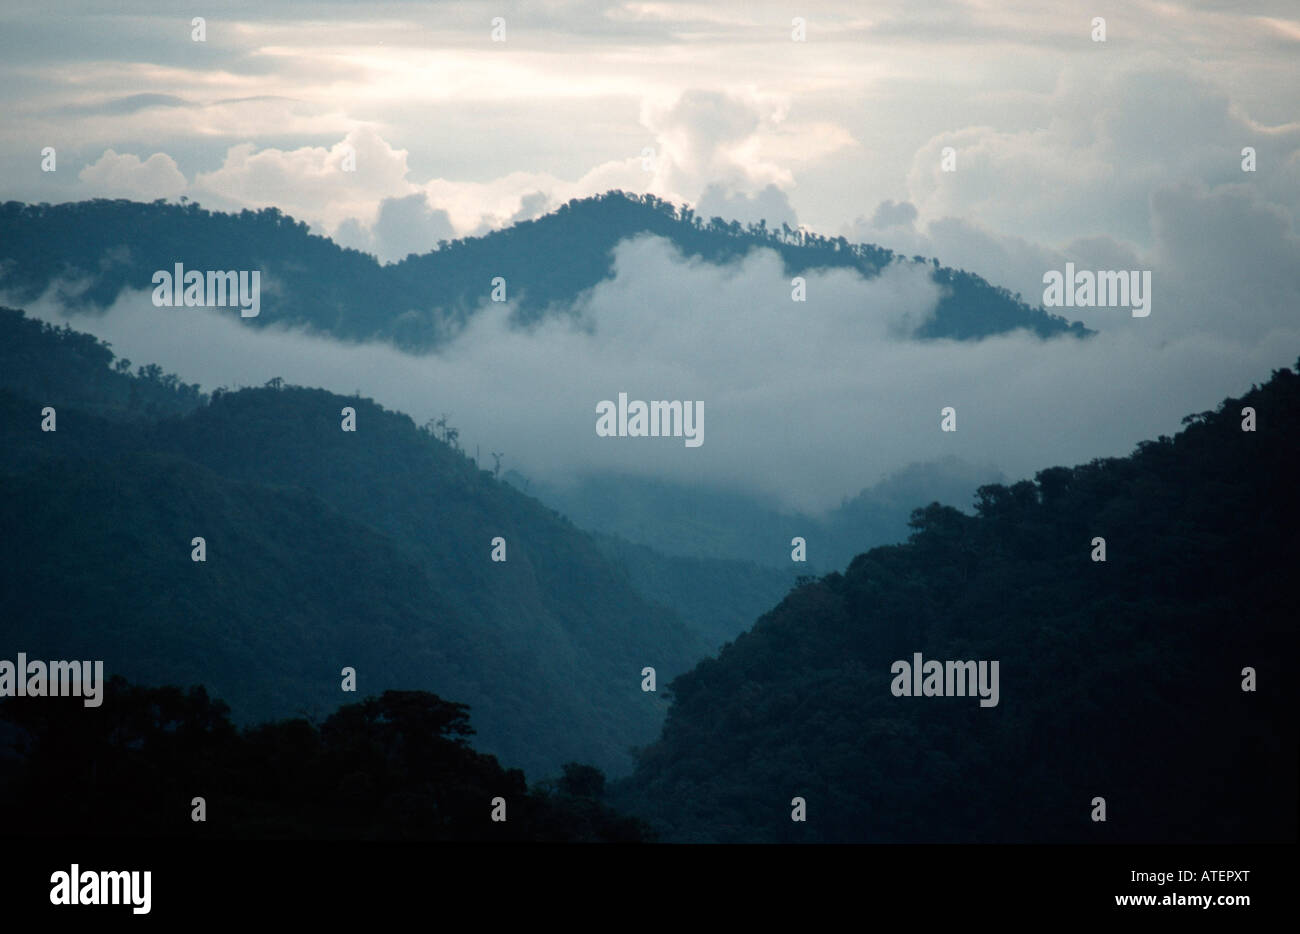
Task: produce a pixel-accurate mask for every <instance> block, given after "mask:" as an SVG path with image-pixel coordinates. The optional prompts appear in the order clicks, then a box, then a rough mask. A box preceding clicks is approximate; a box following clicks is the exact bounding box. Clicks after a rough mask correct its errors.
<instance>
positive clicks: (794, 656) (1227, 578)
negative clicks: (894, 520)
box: [619, 370, 1300, 842]
mask: <svg viewBox="0 0 1300 934" xmlns="http://www.w3.org/2000/svg"><path fill="white" fill-rule="evenodd" d="M1247 405H1249V406H1252V407H1254V408H1255V409H1256V411H1257V413H1258V418H1259V430H1258V431H1257V432H1243V431H1242V430H1241V420H1242V416H1241V409H1242V407H1243V406H1247ZM1298 456H1300V376H1297V375H1296V373H1295V372H1292V371H1290V370H1282V371H1279V372H1278V373H1276V374H1275V375H1274V376H1273V378H1272V379H1271V380H1270V381H1269V382H1268V383H1267V384H1266V385H1264V386H1262V387H1259V388H1255V389H1252V391H1251V392H1249V393H1248V394H1247V395H1246V396H1245V397H1244V398H1242V399H1229V400H1227V401H1225V402H1224V403H1223V405H1222V406H1221V407H1220V409H1219V410H1218V411H1216V412H1213V413H1203V414H1202V415H1198V416H1194V417H1191V418H1189V419H1187V427H1186V429H1185V430H1184V431H1183V432H1181V433H1180V434H1179V435H1178V436H1177V437H1176V438H1173V439H1170V438H1161V439H1159V440H1158V441H1154V442H1145V443H1143V444H1142V445H1140V446H1139V448H1138V450H1137V451H1136V452H1135V453H1134V454H1133V455H1132V456H1130V457H1128V458H1123V459H1111V460H1099V461H1094V462H1092V463H1090V464H1087V465H1084V466H1080V467H1076V468H1064V467H1057V468H1052V469H1049V470H1044V471H1042V472H1040V473H1039V474H1038V476H1037V479H1036V482H1032V483H1031V482H1021V483H1017V484H1015V485H1014V486H1011V487H1005V486H1000V485H996V486H988V487H983V488H982V489H981V491H980V496H979V501H978V508H977V513H978V514H977V515H976V516H974V517H971V516H966V515H963V514H962V513H960V512H958V511H956V510H954V509H951V508H949V507H944V506H940V505H938V504H933V505H931V506H929V507H927V508H925V509H922V510H917V512H916V513H915V515H914V519H913V527H914V528H915V533H914V534H913V536H912V538H911V540H910V541H909V543H908V544H905V545H899V546H891V547H882V548H876V549H873V550H872V551H870V552H867V553H866V554H863V555H860V556H859V557H858V558H856V559H855V560H854V561H853V562H852V564H851V565H850V566H849V568H848V569H847V571H846V572H845V573H843V574H838V573H836V574H831V575H829V576H827V577H825V578H823V579H821V580H820V581H817V582H816V583H812V584H809V585H807V586H804V587H802V588H800V589H798V590H797V591H795V592H794V593H792V594H791V595H790V596H788V597H787V598H786V599H785V600H784V601H783V602H782V603H781V604H780V605H779V606H777V607H776V608H775V609H774V610H772V611H771V612H770V613H768V614H767V615H766V616H764V617H763V618H762V619H761V620H760V621H759V622H758V624H757V625H756V626H755V627H754V628H753V630H752V631H751V632H749V633H746V634H744V635H742V636H741V637H739V638H738V639H737V640H736V641H735V642H734V643H733V644H732V645H731V646H729V647H727V648H726V649H724V650H723V651H722V653H721V654H720V655H719V657H718V658H717V659H709V660H706V661H704V662H702V663H700V665H698V666H697V667H696V668H695V669H694V670H692V671H691V672H690V673H689V674H686V675H683V676H682V677H681V678H678V679H677V680H676V681H675V682H674V683H673V684H672V686H671V689H672V691H673V693H674V695H675V700H674V703H673V706H672V709H671V711H670V713H669V717H668V721H667V724H666V726H665V729H664V734H663V736H662V738H661V739H660V741H659V742H658V743H657V744H655V745H654V746H652V747H650V748H649V749H648V750H646V751H645V752H644V754H643V755H642V756H641V760H640V764H639V767H638V769H637V771H636V772H635V774H634V775H633V777H632V778H631V779H630V780H629V781H628V782H627V783H626V784H625V785H624V786H623V787H622V788H621V789H620V792H621V794H622V797H621V798H620V799H619V800H621V801H622V803H623V804H624V805H625V806H634V807H635V808H637V809H638V810H639V811H640V813H642V814H643V815H644V816H647V817H648V818H651V819H653V820H654V821H656V822H657V823H658V824H659V825H660V826H661V827H663V828H666V830H667V831H668V833H669V834H670V835H671V836H672V837H675V838H677V839H707V840H758V841H777V840H813V841H873V842H875V841H941V840H943V841H1071V842H1089V841H1159V842H1174V841H1206V842H1229V841H1237V842H1243V841H1289V840H1294V839H1295V834H1296V827H1297V825H1296V796H1295V789H1296V785H1297V771H1296V755H1295V750H1296V742H1297V723H1296V711H1297V703H1296V701H1297V688H1296V684H1297V681H1296V677H1295V674H1296V672H1295V659H1296V657H1297V638H1296V621H1295V620H1296V596H1295V587H1294V573H1293V571H1294V563H1295V560H1296V557H1297V555H1298V554H1300V491H1297V488H1296V485H1295V482H1294V478H1295V471H1296V465H1297V463H1298V462H1300V460H1298ZM1094 536H1102V537H1104V538H1105V539H1106V544H1107V561H1105V562H1094V561H1093V560H1091V556H1090V554H1091V551H1092V540H1093V538H1094ZM914 652H921V653H922V655H923V657H924V658H925V659H935V660H967V659H970V660H987V661H992V660H997V661H999V664H1000V702H999V703H998V704H997V706H994V707H982V706H980V703H979V699H978V698H974V697H896V696H894V695H893V694H892V692H891V681H892V680H893V675H892V673H891V665H892V663H893V662H895V661H896V660H900V659H901V660H907V661H908V662H909V663H910V662H911V660H912V658H913V653H914ZM1248 666H1249V667H1253V668H1254V669H1255V670H1256V672H1257V677H1258V690H1257V691H1256V692H1253V693H1252V692H1244V691H1243V690H1242V687H1241V685H1242V680H1243V675H1242V669H1243V668H1245V667H1248ZM795 796H802V797H805V798H806V799H807V807H808V812H807V813H808V820H807V823H796V822H792V821H791V819H790V815H791V804H790V802H791V799H792V798H793V797H795ZM1095 796H1101V797H1104V798H1105V799H1106V803H1107V807H1108V820H1107V821H1106V822H1105V823H1095V822H1093V821H1092V819H1091V813H1092V808H1093V805H1092V800H1093V798H1094V797H1095Z"/></svg>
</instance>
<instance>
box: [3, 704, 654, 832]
mask: <svg viewBox="0 0 1300 934" xmlns="http://www.w3.org/2000/svg"><path fill="white" fill-rule="evenodd" d="M473 733H474V730H473V729H472V728H471V727H470V725H469V715H468V712H467V709H466V707H465V705H463V704H456V703H449V702H447V701H444V700H442V699H441V698H440V697H438V696H437V695H436V694H431V693H427V692H423V691H385V692H384V693H383V694H382V695H381V696H379V697H369V698H366V699H365V700H363V701H361V702H359V703H354V704H347V705H345V706H343V707H340V708H339V709H338V710H337V711H336V712H334V713H333V714H331V715H330V716H328V717H326V718H325V719H324V720H321V721H317V720H311V719H305V718H297V719H292V720H283V721H278V722H274V723H262V724H259V725H257V726H253V727H248V728H246V729H242V730H241V729H238V728H236V727H235V725H234V724H233V723H232V722H231V720H230V717H229V708H227V707H226V705H225V704H224V703H222V702H221V701H218V700H213V699H211V698H209V696H208V694H207V692H206V691H205V690H204V689H203V688H201V687H195V688H190V689H189V690H188V691H182V690H181V689H179V688H175V687H159V688H145V687H140V686H137V685H131V684H128V683H127V682H126V681H125V680H123V679H121V678H114V679H112V680H111V681H109V683H108V684H107V686H106V690H105V699H104V703H103V705H102V706H100V707H94V708H89V709H87V708H84V707H83V706H82V703H81V699H80V698H39V699H37V698H31V697H23V698H6V699H5V700H3V701H0V737H3V741H4V742H3V743H2V744H0V745H3V747H4V748H2V749H0V820H3V822H4V826H5V828H6V831H7V833H8V834H9V835H10V836H11V837H42V838H48V837H61V836H68V837H76V838H79V839H85V838H94V837H99V836H104V837H183V838H191V839H194V838H197V839H205V838H206V839H239V840H259V839H297V840H301V839H312V840H319V839H346V840H427V841H461V842H465V841H474V842H509V841H551V842H622V843H632V842H641V841H646V840H650V839H652V834H651V833H650V832H649V829H648V828H647V827H646V826H645V825H644V824H642V823H641V822H639V821H637V820H635V819H631V818H627V817H623V816H620V815H617V814H615V813H614V812H613V811H611V810H610V809H609V808H608V807H607V806H605V805H604V804H602V803H601V800H600V799H601V797H602V795H603V793H604V787H605V778H604V775H603V774H602V773H601V772H600V770H599V769H596V768H593V767H591V766H586V765H580V764H578V763H566V764H565V766H564V768H563V771H562V773H561V775H560V776H559V777H558V778H556V779H554V780H550V781H545V782H539V783H537V784H535V785H534V786H533V787H532V788H529V787H528V786H527V785H526V783H525V779H524V774H523V772H521V771H519V770H518V769H504V768H502V767H501V765H500V764H499V763H498V762H497V760H496V759H495V758H494V757H493V756H486V755H482V754H481V753H478V752H475V751H474V750H473V749H472V748H471V747H470V745H469V738H470V737H471V736H472V735H473ZM195 799H202V801H201V802H200V801H196V800H195ZM494 799H501V800H500V801H495V802H494ZM494 811H495V812H496V814H497V817H498V819H495V820H494V819H493V813H494ZM198 816H201V817H202V818H203V819H202V820H196V819H195V818H196V817H198ZM500 818H504V819H500Z"/></svg>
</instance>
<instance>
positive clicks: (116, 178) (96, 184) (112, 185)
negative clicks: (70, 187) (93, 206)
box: [77, 149, 188, 201]
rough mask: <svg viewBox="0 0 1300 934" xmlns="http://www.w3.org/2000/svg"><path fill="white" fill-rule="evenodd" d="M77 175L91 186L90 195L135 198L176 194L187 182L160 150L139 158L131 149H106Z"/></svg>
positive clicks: (168, 157)
mask: <svg viewBox="0 0 1300 934" xmlns="http://www.w3.org/2000/svg"><path fill="white" fill-rule="evenodd" d="M77 177H78V178H79V179H81V181H82V182H83V183H85V185H86V186H87V187H88V188H89V189H90V191H91V197H107V198H132V199H135V200H137V201H153V200H154V199H155V198H171V197H175V196H176V195H179V194H180V193H181V192H183V191H184V190H185V189H186V187H187V185H188V183H187V182H186V180H185V176H184V175H182V174H181V170H180V169H179V168H177V166H176V161H175V160H174V159H172V157H171V156H169V155H167V154H166V153H161V152H156V153H154V154H153V155H152V156H150V157H149V158H148V159H145V160H144V161H143V162H141V161H140V157H139V156H134V155H131V154H130V153H123V154H121V155H119V154H118V153H116V152H114V151H113V150H112V149H106V150H105V151H104V154H103V155H102V156H100V157H99V159H98V160H97V161H96V162H94V163H92V164H91V165H88V166H86V167H85V168H83V169H82V170H81V171H80V172H79V173H78V175H77Z"/></svg>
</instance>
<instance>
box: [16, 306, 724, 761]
mask: <svg viewBox="0 0 1300 934" xmlns="http://www.w3.org/2000/svg"><path fill="white" fill-rule="evenodd" d="M94 343H96V342H94V341H93V339H85V338H84V336H79V337H72V336H69V334H68V332H66V331H59V330H56V329H53V328H51V327H49V326H48V325H42V324H39V323H36V322H32V321H30V320H27V319H25V318H23V317H22V316H21V315H20V314H19V313H17V312H13V311H4V312H2V313H0V492H2V493H3V495H2V496H0V522H2V524H3V528H4V529H5V531H6V534H5V536H4V537H3V541H0V620H3V624H2V625H3V637H4V639H3V641H4V644H5V645H7V646H10V647H11V649H10V650H11V651H24V652H26V653H27V654H28V656H29V657H32V658H41V657H44V658H87V657H90V658H102V659H104V660H105V662H106V667H107V668H108V670H109V671H110V672H115V673H118V674H122V675H123V676H125V677H127V678H130V679H131V680H133V681H138V682H144V683H154V684H192V683H203V684H205V685H206V686H207V687H208V688H209V689H210V690H212V691H213V693H214V694H217V695H218V696H221V697H223V698H227V699H228V700H229V701H230V702H231V704H232V705H234V707H235V709H236V710H239V711H240V712H241V716H245V717H249V718H261V719H266V718H276V717H283V716H287V715H292V714H298V713H301V712H308V713H310V712H311V711H313V710H329V709H332V708H334V707H335V706H337V704H338V703H339V702H340V700H344V699H347V695H344V694H342V693H341V691H340V687H341V681H342V679H341V671H342V669H343V668H345V667H352V668H355V669H356V672H357V681H358V689H359V690H361V691H363V692H366V693H372V692H379V691H382V690H386V689H419V690H433V691H435V692H437V693H439V694H440V695H441V696H445V697H455V698H457V699H458V701H460V702H464V703H468V704H470V705H471V707H472V708H473V710H474V716H475V720H476V722H477V723H478V726H479V731H480V732H479V745H480V747H481V748H482V749H483V750H484V751H486V752H490V753H494V754H497V755H500V756H501V757H502V759H503V760H505V761H508V762H511V763H512V764H517V765H521V766H523V767H525V768H526V769H528V770H529V771H530V772H532V773H543V774H545V773H551V772H554V771H555V770H556V769H558V768H559V766H560V765H561V764H562V763H564V762H568V761H584V762H592V763H594V764H595V765H598V766H600V767H601V768H603V769H606V770H607V771H609V772H611V773H618V772H619V771H626V769H627V768H628V767H629V766H630V759H629V756H628V749H629V748H630V747H632V746H634V745H637V744H638V743H642V742H645V741H648V740H650V739H652V738H653V737H654V735H655V732H656V730H657V728H658V726H659V723H660V721H661V718H662V713H663V706H664V705H663V703H662V702H661V701H659V700H658V698H657V696H656V695H654V694H647V693H643V692H642V691H641V688H640V682H641V670H642V668H643V667H645V666H652V667H655V668H656V669H657V672H658V674H659V677H661V678H669V677H672V676H673V675H675V674H677V673H679V672H681V671H683V670H685V669H686V668H687V667H688V666H689V665H690V664H691V663H693V662H694V661H695V660H697V659H698V658H700V657H702V656H703V655H704V653H705V651H706V650H707V647H708V644H709V642H708V640H706V639H705V638H704V637H703V636H702V635H700V634H698V633H696V632H693V631H692V630H691V629H689V628H688V627H687V626H686V625H685V624H684V623H683V622H682V621H681V620H680V619H679V618H678V617H677V616H676V615H675V614H674V613H673V612H672V611H671V610H670V609H668V608H666V607H665V606H663V605H661V604H660V603H652V602H650V601H647V600H646V599H644V598H643V597H642V596H641V595H640V594H638V593H637V591H636V590H635V589H634V588H633V587H632V585H631V584H630V582H629V581H628V577H627V574H626V572H625V571H624V570H622V569H621V568H616V567H615V566H613V565H612V564H611V563H610V562H609V560H608V559H607V558H606V556H605V554H604V553H603V551H602V550H601V548H600V547H599V546H598V545H597V544H596V543H595V542H594V541H593V540H592V539H591V538H590V537H589V536H587V535H586V534H585V533H583V532H581V531H579V530H578V529H576V528H575V527H573V526H572V525H571V524H569V523H568V522H566V521H564V520H562V519H561V518H560V517H559V516H558V515H557V514H555V513H554V512H553V511H552V510H549V509H547V508H545V507H544V506H542V505H541V504H540V503H538V502H537V501H536V500H534V499H532V498H531V497H528V496H525V495H523V494H522V493H520V492H519V491H517V490H515V489H514V488H513V487H511V486H509V485H507V484H504V483H501V482H498V481H497V480H495V479H493V477H492V476H491V475H490V474H489V473H488V472H487V471H482V470H479V469H478V468H477V467H476V466H475V465H474V463H473V461H472V460H471V459H469V458H467V457H466V456H465V455H464V454H463V453H462V452H460V451H459V450H457V449H456V448H455V447H453V445H452V444H449V443H447V442H446V441H444V440H441V439H439V438H436V437H434V436H433V434H432V433H431V432H430V431H429V430H426V429H420V428H417V427H416V426H415V425H414V424H413V423H412V421H411V420H410V419H409V418H408V417H406V416H404V415H400V414H398V413H393V412H388V411H385V410H384V409H382V408H381V407H379V406H378V405H375V404H374V403H373V402H371V401H369V400H366V399H361V398H345V397H341V396H336V395H333V394H331V393H328V392H324V391H322V390H309V389H301V388H296V387H278V386H277V387H267V388H262V389H246V390H242V391H239V392H226V393H222V392H217V393H214V395H213V397H212V398H211V399H210V400H208V401H206V402H205V401H203V400H202V399H200V398H198V397H197V396H196V394H192V393H190V392H189V390H188V388H187V389H186V390H184V391H182V390H181V389H179V388H178V386H179V384H178V383H176V381H175V380H174V378H172V379H170V380H169V379H168V378H166V377H163V378H160V379H156V380H155V379H152V378H150V377H146V376H129V375H128V374H126V373H125V372H124V371H119V370H118V369H117V368H116V367H113V366H111V365H110V364H111V360H112V354H111V351H109V350H108V349H107V348H106V347H104V346H103V345H99V349H98V350H96V349H93V347H92V344H94ZM74 350H76V352H77V353H80V354H81V355H82V356H86V357H87V358H89V359H91V361H92V363H94V364H95V365H89V364H88V365H86V366H84V367H80V368H78V367H69V368H67V369H66V371H65V379H64V380H63V382H59V381H57V380H54V379H53V378H52V377H50V373H51V372H53V371H50V370H48V368H45V369H42V368H40V367H25V366H24V365H23V361H24V360H27V359H28V358H29V357H30V356H31V355H33V354H35V355H37V356H45V357H49V358H51V359H57V358H58V357H59V355H60V354H63V355H67V354H69V353H73V351H74ZM95 361H97V363H96V362H95ZM105 372H108V373H110V374H111V375H109V376H105V375H104V373H105ZM146 372H148V371H146ZM33 373H35V374H36V375H35V376H32V374H33ZM42 380H43V382H42ZM123 380H125V381H127V382H126V383H123V382H122V381H123ZM100 382H106V384H109V385H112V386H115V387H116V388H115V389H114V392H116V393H117V397H118V398H119V399H127V400H129V399H131V398H132V397H133V393H134V397H136V398H139V399H147V398H152V396H158V398H159V399H160V400H163V401H159V402H157V403H156V404H157V406H158V407H159V408H160V409H162V408H165V407H164V405H163V402H164V401H166V400H167V399H168V398H174V399H175V404H174V405H173V406H172V407H171V410H172V414H168V415H158V416H155V417H149V416H145V415H142V414H140V412H139V407H138V406H137V408H136V409H132V408H130V406H129V405H121V406H117V407H113V406H109V405H107V404H106V403H104V404H100V405H99V406H98V408H99V409H100V411H97V412H93V413H92V412H91V411H89V410H88V409H89V407H85V406H84V403H85V402H86V401H87V399H89V398H93V397H94V395H95V392H96V388H95V387H96V386H98V385H99V384H100ZM155 384H156V385H155ZM169 386H170V388H168V387H169ZM168 393H170V396H169V395H168ZM151 394H152V395H151ZM105 398H106V399H108V398H111V396H105ZM45 406H50V407H53V408H54V409H55V412H56V415H57V422H56V430H55V431H52V432H45V431H42V430H41V427H40V426H41V423H42V409H43V408H44V407H45ZM344 408H351V409H353V410H355V416H356V425H357V430H356V431H355V432H345V431H343V430H341V423H342V411H343V409H344ZM195 536H201V537H203V538H204V539H205V548H206V560H205V561H202V562H197V561H194V560H192V554H191V552H192V539H193V538H194V537H195ZM498 536H499V537H501V538H503V539H504V540H505V549H506V551H505V557H506V560H505V561H501V562H498V561H493V560H491V554H492V551H493V539H494V538H496V537H498Z"/></svg>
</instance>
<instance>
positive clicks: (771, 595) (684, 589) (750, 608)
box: [592, 534, 799, 653]
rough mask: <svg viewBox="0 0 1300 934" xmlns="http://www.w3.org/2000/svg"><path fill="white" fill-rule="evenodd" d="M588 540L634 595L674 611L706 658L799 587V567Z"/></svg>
mask: <svg viewBox="0 0 1300 934" xmlns="http://www.w3.org/2000/svg"><path fill="white" fill-rule="evenodd" d="M592 538H593V539H594V540H595V542H596V545H597V547H599V548H600V550H601V552H602V553H604V555H605V557H606V558H608V559H609V562H610V563H611V564H612V565H614V566H615V567H617V568H620V569H622V570H623V571H624V572H625V573H626V574H627V575H628V581H629V583H630V584H631V585H632V587H633V588H634V589H635V590H636V591H637V593H639V594H641V595H642V596H644V597H646V598H647V599H650V600H658V601H662V602H663V603H665V604H666V605H668V606H670V607H672V608H673V610H674V611H675V612H676V613H677V614H678V615H679V616H680V617H681V618H682V620H683V621H684V622H685V623H686V625H687V626H689V627H690V628H691V629H692V630H693V631H695V632H697V633H699V634H700V635H701V636H703V637H704V639H705V642H706V643H707V644H708V649H709V652H710V653H712V652H716V651H717V650H718V649H720V648H721V647H722V646H723V644H724V643H726V642H729V641H730V640H732V639H734V638H735V637H736V636H737V635H739V634H740V633H742V632H744V631H745V630H747V629H748V628H749V627H750V625H752V624H753V622H754V620H755V619H757V618H758V617H759V616H760V615H761V614H762V613H764V612H765V611H766V610H767V609H768V608H770V607H771V606H773V605H774V604H775V603H777V602H778V601H780V599H781V598H782V597H784V596H785V595H786V594H787V593H788V592H789V591H790V589H791V588H792V587H793V586H795V585H796V583H797V582H798V577H799V574H798V572H797V571H795V570H792V569H791V568H798V567H799V565H794V564H792V565H791V566H790V567H789V568H787V569H785V570H778V569H777V568H771V567H764V566H763V565H759V564H754V563H753V562H752V561H728V560H724V559H721V558H682V557H677V556H672V555H664V554H660V553H659V552H657V551H655V550H653V549H651V548H647V547H646V546H645V545H635V544H633V543H631V542H628V541H625V540H624V539H621V538H618V537H616V536H612V535H600V534H593V535H592Z"/></svg>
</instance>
